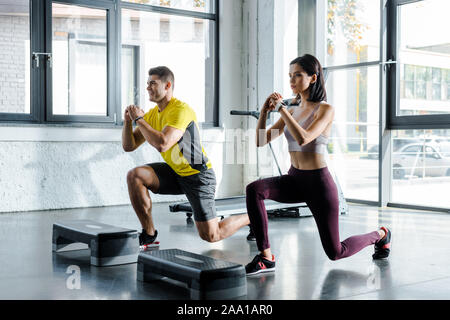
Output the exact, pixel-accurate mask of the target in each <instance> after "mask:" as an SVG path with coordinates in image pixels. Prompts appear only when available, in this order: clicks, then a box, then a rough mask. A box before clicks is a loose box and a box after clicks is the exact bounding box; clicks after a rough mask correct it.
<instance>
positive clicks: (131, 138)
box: [122, 66, 250, 246]
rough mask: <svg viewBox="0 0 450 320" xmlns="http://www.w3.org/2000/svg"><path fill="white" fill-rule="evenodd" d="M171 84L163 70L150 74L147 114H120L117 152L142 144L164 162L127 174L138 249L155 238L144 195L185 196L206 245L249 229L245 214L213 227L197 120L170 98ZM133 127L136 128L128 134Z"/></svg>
mask: <svg viewBox="0 0 450 320" xmlns="http://www.w3.org/2000/svg"><path fill="white" fill-rule="evenodd" d="M174 83H175V77H174V74H173V73H172V71H170V69H169V68H167V67H164V66H161V67H156V68H152V69H150V71H149V78H148V82H147V91H148V93H149V96H150V101H152V102H155V103H156V104H157V105H156V106H155V107H154V108H153V109H150V110H149V111H148V112H147V113H144V111H143V110H142V109H140V108H139V107H138V106H134V105H131V106H128V107H127V108H126V110H125V114H124V126H123V131H122V146H123V149H124V150H125V151H126V152H132V151H134V150H136V149H137V148H138V147H139V146H141V145H142V144H143V143H144V142H146V141H147V142H148V143H149V144H150V145H152V146H153V147H154V148H155V149H156V150H158V152H160V153H161V156H162V158H163V159H164V161H165V162H158V163H150V164H147V165H144V166H140V167H137V168H134V169H132V170H130V171H129V172H128V176H127V183H128V192H129V195H130V200H131V204H132V206H133V208H134V210H135V212H136V214H137V216H138V218H139V221H140V222H141V225H142V233H141V234H140V235H139V242H140V245H141V246H151V245H152V244H154V243H155V241H156V237H157V235H158V232H157V230H156V229H155V226H154V223H153V219H152V202H151V198H150V194H149V192H148V190H151V191H152V192H153V193H158V194H185V195H186V197H187V199H188V200H189V202H190V204H191V206H192V209H193V211H194V220H195V224H196V226H197V230H198V232H199V235H200V237H201V238H202V239H203V240H205V241H208V242H216V241H219V240H222V239H224V238H227V237H229V236H231V235H232V234H234V233H235V232H236V231H237V230H239V229H240V228H241V227H243V226H246V225H248V224H249V223H250V221H249V219H248V215H247V214H243V215H235V216H230V217H228V218H227V219H224V220H222V221H220V222H219V218H218V217H217V216H216V209H215V203H214V196H215V190H216V176H215V173H214V170H213V169H212V165H211V161H210V160H209V159H208V156H207V155H206V152H205V150H204V149H203V146H202V144H201V141H200V133H199V128H198V124H197V117H196V114H195V112H194V110H193V109H192V108H191V107H189V105H187V104H186V103H184V102H182V101H180V100H178V99H176V98H175V97H173V90H174ZM133 122H134V123H135V124H136V125H137V128H136V129H135V130H134V131H133Z"/></svg>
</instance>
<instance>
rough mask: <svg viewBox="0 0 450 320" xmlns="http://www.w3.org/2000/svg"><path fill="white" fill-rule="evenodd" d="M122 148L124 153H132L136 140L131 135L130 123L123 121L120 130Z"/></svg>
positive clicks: (131, 126)
mask: <svg viewBox="0 0 450 320" xmlns="http://www.w3.org/2000/svg"><path fill="white" fill-rule="evenodd" d="M122 148H123V150H125V151H133V150H134V149H136V140H135V139H134V134H133V124H132V122H131V121H130V122H128V121H124V123H123V129H122Z"/></svg>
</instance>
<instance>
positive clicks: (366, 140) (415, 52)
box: [319, 0, 450, 210]
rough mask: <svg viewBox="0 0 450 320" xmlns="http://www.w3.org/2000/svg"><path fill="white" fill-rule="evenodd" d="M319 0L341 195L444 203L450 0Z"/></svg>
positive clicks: (419, 204) (448, 157) (449, 173)
mask: <svg viewBox="0 0 450 320" xmlns="http://www.w3.org/2000/svg"><path fill="white" fill-rule="evenodd" d="M380 2H381V3H380ZM320 3H321V4H322V6H319V8H326V10H325V12H322V13H321V14H322V15H323V16H324V17H326V19H325V21H324V26H323V30H325V38H326V42H325V41H324V42H325V45H324V46H322V47H324V49H323V51H324V52H323V53H322V56H323V57H324V61H325V63H324V67H325V68H324V69H325V72H326V74H327V75H328V79H327V83H326V86H327V92H328V101H329V102H330V103H331V104H332V105H334V106H335V108H336V117H335V123H334V127H333V134H332V139H331V142H330V144H329V146H328V149H329V153H330V159H331V164H332V165H333V167H334V169H335V171H336V174H337V176H338V178H339V182H340V184H341V186H342V189H343V192H344V195H345V197H346V198H348V199H351V200H354V201H357V202H358V201H360V202H364V203H367V202H378V204H380V205H390V206H402V207H413V208H428V209H432V210H448V208H450V202H449V201H448V197H447V196H446V194H445V190H446V189H447V188H446V186H450V153H449V152H450V138H449V133H450V131H449V130H450V102H449V97H450V95H449V87H450V86H449V77H450V76H449V74H450V50H449V43H450V38H449V35H448V32H445V31H446V30H450V20H449V19H448V17H447V12H449V10H450V2H449V1H447V0H414V1H411V0H393V1H373V0H321V2H320ZM380 117H381V118H380Z"/></svg>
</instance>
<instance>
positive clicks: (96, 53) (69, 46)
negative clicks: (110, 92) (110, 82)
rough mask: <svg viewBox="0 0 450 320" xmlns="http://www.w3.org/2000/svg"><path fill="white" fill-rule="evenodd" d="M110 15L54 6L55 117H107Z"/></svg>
mask: <svg viewBox="0 0 450 320" xmlns="http://www.w3.org/2000/svg"><path fill="white" fill-rule="evenodd" d="M106 14H107V12H106V10H99V9H91V8H86V7H81V6H73V5H65V4H58V3H53V4H52V49H53V53H52V57H53V66H52V71H53V82H52V88H53V90H52V91H53V99H52V101H53V114H54V115H102V116H106V115H107V75H108V69H107V62H108V61H107V53H108V51H107V46H106V43H107V24H106Z"/></svg>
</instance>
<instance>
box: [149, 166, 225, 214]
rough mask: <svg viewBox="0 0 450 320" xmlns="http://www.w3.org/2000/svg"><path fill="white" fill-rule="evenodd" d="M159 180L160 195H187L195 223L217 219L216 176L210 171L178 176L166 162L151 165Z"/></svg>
mask: <svg viewBox="0 0 450 320" xmlns="http://www.w3.org/2000/svg"><path fill="white" fill-rule="evenodd" d="M147 166H150V167H152V168H153V170H154V171H155V173H156V175H157V176H158V179H159V190H158V191H157V192H156V193H159V194H185V195H186V197H187V199H188V200H189V203H190V204H191V207H192V210H193V211H194V220H195V221H208V220H211V219H213V218H215V217H216V206H215V203H214V198H215V193H216V174H215V173H214V170H213V169H208V170H206V171H202V172H200V173H197V174H194V175H192V176H187V177H182V176H180V175H178V174H177V173H176V172H175V171H173V169H172V168H171V167H170V166H169V165H168V164H167V163H165V162H156V163H149V164H147Z"/></svg>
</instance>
